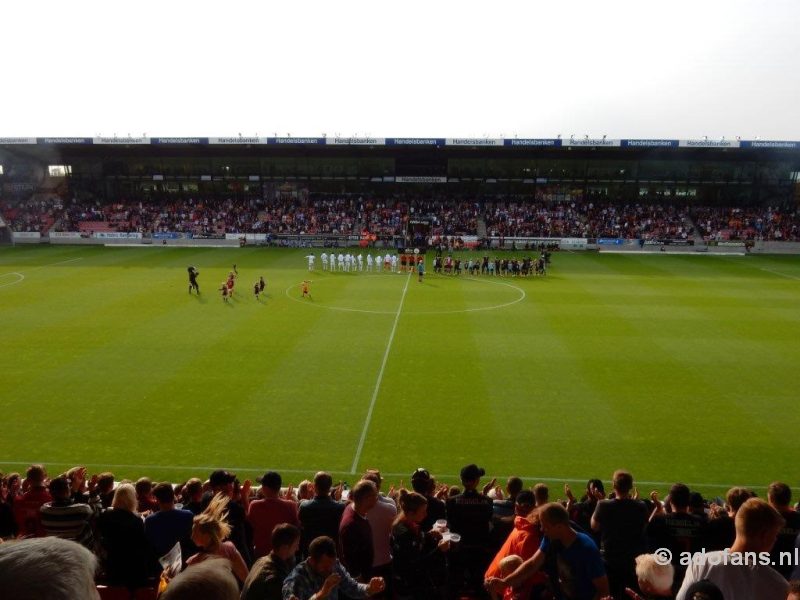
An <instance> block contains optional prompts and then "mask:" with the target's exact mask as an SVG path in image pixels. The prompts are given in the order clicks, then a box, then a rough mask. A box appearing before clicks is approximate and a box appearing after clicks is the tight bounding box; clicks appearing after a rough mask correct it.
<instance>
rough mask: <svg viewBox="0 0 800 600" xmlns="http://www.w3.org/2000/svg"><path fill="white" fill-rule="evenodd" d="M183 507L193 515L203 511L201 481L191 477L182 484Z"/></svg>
mask: <svg viewBox="0 0 800 600" xmlns="http://www.w3.org/2000/svg"><path fill="white" fill-rule="evenodd" d="M183 508H185V509H186V510H188V511H190V512H191V513H192V514H194V515H199V514H200V513H201V512H203V482H202V481H200V480H199V479H197V477H193V478H192V479H190V480H189V481H187V482H186V485H184V486H183Z"/></svg>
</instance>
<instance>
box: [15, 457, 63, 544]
mask: <svg viewBox="0 0 800 600" xmlns="http://www.w3.org/2000/svg"><path fill="white" fill-rule="evenodd" d="M46 480H47V471H45V470H44V467H43V466H42V465H31V466H30V467H28V470H27V471H26V472H25V484H26V485H27V487H28V491H26V492H25V493H24V494H22V496H20V497H18V498H16V499H15V500H14V518H15V519H16V521H17V534H18V535H19V536H20V537H29V536H35V537H42V536H44V535H45V532H44V528H43V527H42V519H41V513H40V512H39V509H41V508H42V506H43V505H44V504H46V503H47V502H52V500H53V497H52V496H51V495H50V492H48V491H47V486H46V485H45V482H46Z"/></svg>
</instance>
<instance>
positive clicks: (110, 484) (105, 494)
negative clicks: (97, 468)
mask: <svg viewBox="0 0 800 600" xmlns="http://www.w3.org/2000/svg"><path fill="white" fill-rule="evenodd" d="M97 495H98V496H99V498H100V504H101V505H102V507H103V509H104V510H105V509H107V508H111V502H113V500H114V474H113V473H100V475H98V476H97Z"/></svg>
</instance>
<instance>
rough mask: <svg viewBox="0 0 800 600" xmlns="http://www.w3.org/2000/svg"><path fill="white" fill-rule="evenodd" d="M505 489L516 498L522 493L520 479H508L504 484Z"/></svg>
mask: <svg viewBox="0 0 800 600" xmlns="http://www.w3.org/2000/svg"><path fill="white" fill-rule="evenodd" d="M506 489H507V490H508V493H509V494H511V495H512V496H516V495H517V494H519V493H520V492H521V491H522V479H520V478H519V477H509V478H508V482H507V483H506Z"/></svg>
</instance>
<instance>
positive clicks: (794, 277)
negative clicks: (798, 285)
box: [761, 267, 800, 281]
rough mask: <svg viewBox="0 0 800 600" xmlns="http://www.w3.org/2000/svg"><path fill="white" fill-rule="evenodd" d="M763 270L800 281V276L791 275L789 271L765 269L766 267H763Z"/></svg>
mask: <svg viewBox="0 0 800 600" xmlns="http://www.w3.org/2000/svg"><path fill="white" fill-rule="evenodd" d="M761 270H762V271H766V272H767V273H772V274H773V275H780V276H781V277H786V278H788V279H794V280H795V281H800V277H796V276H794V275H789V274H788V273H781V272H780V271H773V270H772V269H765V268H764V267H761Z"/></svg>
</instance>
